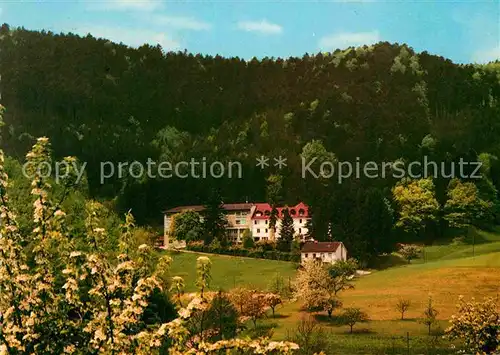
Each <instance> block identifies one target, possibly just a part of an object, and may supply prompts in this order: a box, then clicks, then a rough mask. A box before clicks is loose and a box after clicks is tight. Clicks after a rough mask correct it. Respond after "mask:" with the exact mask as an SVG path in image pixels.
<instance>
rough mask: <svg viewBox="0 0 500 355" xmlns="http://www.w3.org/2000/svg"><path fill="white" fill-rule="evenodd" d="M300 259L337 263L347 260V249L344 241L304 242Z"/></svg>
mask: <svg viewBox="0 0 500 355" xmlns="http://www.w3.org/2000/svg"><path fill="white" fill-rule="evenodd" d="M300 260H301V262H304V261H306V260H318V261H322V262H324V263H330V264H335V263H336V262H337V261H346V260H347V249H346V247H345V246H344V243H342V242H317V241H309V242H306V243H304V245H303V246H302V249H301V250H300Z"/></svg>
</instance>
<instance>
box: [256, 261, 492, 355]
mask: <svg viewBox="0 0 500 355" xmlns="http://www.w3.org/2000/svg"><path fill="white" fill-rule="evenodd" d="M499 292H500V253H492V254H485V255H481V256H478V257H475V258H462V259H450V260H442V261H435V262H429V263H426V264H417V265H405V266H401V267H395V268H391V269H388V270H383V271H376V272H374V273H373V274H371V275H367V276H363V277H361V278H359V279H358V280H357V281H356V282H355V289H353V290H348V291H344V292H343V293H342V294H341V299H342V301H343V303H344V307H357V308H361V309H362V310H364V311H365V312H367V313H368V314H369V316H370V318H371V321H370V322H368V323H364V324H359V325H357V326H355V329H356V328H357V331H356V332H355V334H349V329H348V327H346V326H338V325H337V324H335V321H333V322H332V321H329V320H328V318H327V317H325V316H324V315H322V314H320V315H315V317H316V318H317V319H319V320H321V324H322V326H324V327H325V329H326V330H327V331H328V332H329V334H330V336H329V341H330V344H331V349H332V350H330V352H329V354H330V353H331V354H393V353H394V354H406V353H407V344H406V336H407V333H409V337H410V353H411V354H447V353H450V354H451V353H453V352H452V351H451V350H450V346H451V342H449V341H447V340H443V339H441V337H436V336H429V335H428V334H427V329H426V328H425V326H424V325H422V324H420V323H419V322H418V319H419V318H420V317H421V315H422V312H423V310H424V307H425V305H426V302H427V297H428V295H432V297H433V299H434V307H435V308H436V309H437V310H438V311H439V315H438V318H439V321H440V323H439V326H438V327H436V331H437V334H440V331H441V332H442V331H443V330H444V329H445V328H446V327H447V324H448V322H447V320H448V319H449V318H450V316H451V315H452V314H454V313H455V311H456V308H455V307H456V303H457V300H458V297H459V295H464V296H465V297H476V298H478V299H482V298H483V297H485V296H493V297H496V296H497V295H498V293H499ZM400 297H404V298H407V299H409V300H411V302H412V307H411V308H410V310H409V311H408V312H407V314H406V315H405V317H406V318H407V319H408V320H404V321H401V320H399V318H400V314H399V313H398V312H397V311H396V310H395V308H394V305H395V303H396V302H397V300H398V299H399V298H400ZM278 313H279V314H280V317H278V318H277V319H276V320H274V319H268V320H265V321H264V322H271V323H275V324H276V329H275V332H274V337H275V338H276V339H284V338H286V336H287V334H288V333H289V332H291V331H293V330H294V329H295V327H296V325H297V323H298V322H299V321H300V319H301V317H307V316H309V314H307V313H305V312H302V311H301V305H300V303H299V302H292V303H287V304H285V306H284V307H282V308H280V309H279V311H278ZM436 341H437V343H436V344H435V345H433V343H434V342H436ZM433 346H435V347H437V348H439V349H440V350H439V351H438V352H433V351H434V350H432V347H433Z"/></svg>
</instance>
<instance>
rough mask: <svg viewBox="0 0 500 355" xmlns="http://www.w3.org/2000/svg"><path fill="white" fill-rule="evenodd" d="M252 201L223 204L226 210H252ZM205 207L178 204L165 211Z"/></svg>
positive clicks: (194, 209)
mask: <svg viewBox="0 0 500 355" xmlns="http://www.w3.org/2000/svg"><path fill="white" fill-rule="evenodd" d="M252 206H253V204H252V203H225V204H223V205H222V208H224V209H225V210H226V211H240V210H250V209H251V208H252ZM204 209H205V206H202V205H193V206H178V207H174V208H171V209H169V210H166V211H164V213H179V212H183V211H189V210H191V211H195V212H201V211H203V210H204Z"/></svg>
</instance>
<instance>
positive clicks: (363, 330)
mask: <svg viewBox="0 0 500 355" xmlns="http://www.w3.org/2000/svg"><path fill="white" fill-rule="evenodd" d="M345 333H346V334H352V335H356V334H375V333H376V332H374V331H373V330H372V329H369V328H353V329H352V333H351V330H350V329H348V330H347V331H346V332H345Z"/></svg>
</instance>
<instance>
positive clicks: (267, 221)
mask: <svg viewBox="0 0 500 355" xmlns="http://www.w3.org/2000/svg"><path fill="white" fill-rule="evenodd" d="M299 223H302V219H299ZM253 224H255V225H257V224H259V221H258V220H257V219H256V220H254V221H253ZM265 224H269V220H268V219H266V220H265Z"/></svg>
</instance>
